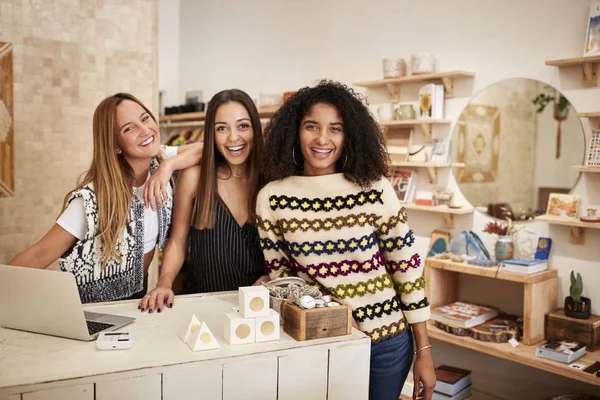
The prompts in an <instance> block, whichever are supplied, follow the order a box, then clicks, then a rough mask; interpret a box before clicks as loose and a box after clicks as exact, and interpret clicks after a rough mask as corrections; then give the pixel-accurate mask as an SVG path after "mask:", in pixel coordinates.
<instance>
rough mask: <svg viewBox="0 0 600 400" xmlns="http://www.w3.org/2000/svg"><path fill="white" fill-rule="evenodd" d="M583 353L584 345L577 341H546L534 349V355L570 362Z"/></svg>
mask: <svg viewBox="0 0 600 400" xmlns="http://www.w3.org/2000/svg"><path fill="white" fill-rule="evenodd" d="M584 354H585V345H583V344H581V343H577V342H568V341H566V340H562V341H560V342H547V343H544V344H541V345H539V346H538V347H537V348H536V349H535V355H536V356H538V357H542V358H547V359H548V360H554V361H558V362H562V363H565V364H570V363H572V362H573V361H575V360H577V359H578V358H580V357H582V356H583V355H584Z"/></svg>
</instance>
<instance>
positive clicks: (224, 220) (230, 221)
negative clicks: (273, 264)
mask: <svg viewBox="0 0 600 400" xmlns="http://www.w3.org/2000/svg"><path fill="white" fill-rule="evenodd" d="M215 208H216V215H215V226H214V227H213V228H212V229H203V230H198V229H196V228H194V226H192V227H191V228H190V260H189V266H188V271H187V277H186V282H185V292H186V293H205V292H219V291H225V290H237V289H238V288H239V287H240V286H250V285H252V284H253V283H254V282H256V280H257V279H258V278H260V277H261V276H262V275H264V274H265V272H264V265H263V263H264V256H263V252H262V250H261V249H260V240H259V235H258V231H257V229H256V225H253V224H249V223H246V224H244V226H243V227H240V225H239V224H238V222H237V221H236V220H235V218H234V217H233V215H232V214H231V212H230V211H229V208H228V207H227V205H226V204H225V203H224V202H223V201H222V200H221V199H220V198H219V199H218V200H217V202H216V207H215Z"/></svg>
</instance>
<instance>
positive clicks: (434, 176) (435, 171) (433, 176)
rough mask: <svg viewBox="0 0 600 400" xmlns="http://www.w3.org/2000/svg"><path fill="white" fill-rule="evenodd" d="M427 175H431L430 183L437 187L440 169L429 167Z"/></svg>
mask: <svg viewBox="0 0 600 400" xmlns="http://www.w3.org/2000/svg"><path fill="white" fill-rule="evenodd" d="M426 169H427V174H428V175H429V182H430V183H432V184H434V185H437V183H438V169H437V168H435V167H427V168H426Z"/></svg>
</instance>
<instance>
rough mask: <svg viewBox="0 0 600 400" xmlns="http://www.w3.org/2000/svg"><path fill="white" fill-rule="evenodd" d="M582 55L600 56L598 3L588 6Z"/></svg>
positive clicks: (599, 4)
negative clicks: (588, 11)
mask: <svg viewBox="0 0 600 400" xmlns="http://www.w3.org/2000/svg"><path fill="white" fill-rule="evenodd" d="M583 55H584V56H597V55H600V3H595V4H592V5H591V6H590V14H589V17H588V21H587V31H586V34H585V47H584V49H583Z"/></svg>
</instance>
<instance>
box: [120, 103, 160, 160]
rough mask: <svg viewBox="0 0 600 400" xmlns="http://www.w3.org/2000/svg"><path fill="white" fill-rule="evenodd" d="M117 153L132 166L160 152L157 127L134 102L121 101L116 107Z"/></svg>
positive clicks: (148, 115)
mask: <svg viewBox="0 0 600 400" xmlns="http://www.w3.org/2000/svg"><path fill="white" fill-rule="evenodd" d="M115 122H116V124H117V129H118V132H117V153H120V154H122V155H123V157H124V158H125V160H126V161H127V162H128V163H129V164H130V165H132V164H133V163H134V162H135V161H140V160H146V159H151V158H152V157H156V156H157V155H158V153H159V152H160V139H159V136H158V125H156V122H154V120H153V119H152V117H150V114H148V112H146V110H144V108H143V107H142V106H140V105H139V104H138V103H136V102H135V101H131V100H123V101H122V102H121V104H119V105H118V106H117V110H116V115H115Z"/></svg>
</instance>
